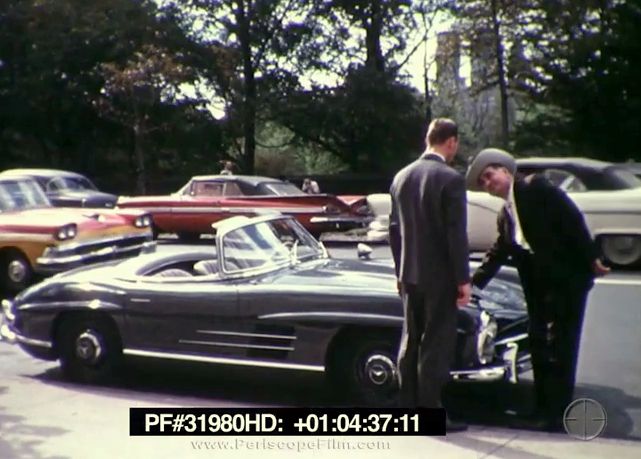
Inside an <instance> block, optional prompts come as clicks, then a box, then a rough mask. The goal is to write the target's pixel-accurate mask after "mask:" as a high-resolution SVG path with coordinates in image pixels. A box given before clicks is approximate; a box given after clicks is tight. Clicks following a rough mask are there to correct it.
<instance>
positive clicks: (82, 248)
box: [35, 233, 156, 275]
mask: <svg viewBox="0 0 641 459" xmlns="http://www.w3.org/2000/svg"><path fill="white" fill-rule="evenodd" d="M135 237H136V238H138V239H140V236H139V235H136V236H135ZM128 238H133V237H132V236H123V237H119V238H113V239H103V240H100V241H91V242H89V243H87V244H86V245H83V244H78V243H76V244H73V245H68V246H59V247H50V248H49V249H47V250H46V251H45V253H44V254H43V255H42V256H41V257H38V259H37V260H36V266H35V271H36V272H38V273H40V274H45V275H46V274H55V273H58V272H61V271H66V270H68V269H71V268H75V267H78V266H82V265H86V264H89V263H95V262H99V261H106V260H113V259H117V258H124V257H127V256H131V255H136V254H138V253H148V252H153V251H155V250H156V242H155V241H152V240H151V239H152V236H151V233H149V235H147V236H146V240H145V241H144V242H138V243H135V244H132V245H119V244H122V242H123V240H125V241H126V240H127V239H128ZM79 252H80V253H79Z"/></svg>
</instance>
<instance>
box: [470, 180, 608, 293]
mask: <svg viewBox="0 0 641 459" xmlns="http://www.w3.org/2000/svg"><path fill="white" fill-rule="evenodd" d="M514 200H515V202H516V209H517V212H518V217H519V221H520V223H521V229H522V231H523V236H524V237H525V239H526V240H527V242H528V244H529V245H530V247H531V253H530V252H526V251H524V250H523V249H521V248H520V246H518V245H516V244H515V243H514V226H513V222H512V219H511V218H510V217H509V215H508V213H507V210H506V208H505V207H503V209H502V210H501V212H500V213H499V216H498V219H497V224H498V230H499V236H498V239H497V240H496V242H495V244H494V245H493V247H492V248H491V249H490V250H489V251H488V252H487V254H486V255H485V258H484V260H483V263H482V264H481V266H480V267H479V268H478V269H477V270H476V272H475V273H474V276H473V278H472V283H473V284H474V285H476V286H478V287H480V288H484V287H485V285H487V283H488V282H489V281H490V279H491V278H492V277H493V276H494V275H495V274H496V272H497V271H498V269H499V268H500V267H501V265H502V264H503V263H505V261H506V260H507V259H508V257H512V259H513V260H514V262H515V264H516V266H517V268H518V270H519V274H520V277H521V283H522V284H523V288H524V290H526V295H528V290H530V291H531V290H532V288H538V287H539V286H540V285H537V284H538V283H539V282H542V283H545V284H546V285H548V286H557V287H559V288H563V287H564V286H570V285H572V286H574V285H576V286H582V285H586V284H588V285H589V284H591V282H592V281H593V279H594V274H593V271H592V263H593V261H594V260H595V259H596V258H597V257H598V251H597V249H596V246H595V244H594V241H593V240H592V237H591V236H590V232H589V230H588V228H587V226H586V224H585V220H584V219H583V214H582V213H581V211H579V209H578V208H577V207H576V205H575V204H574V202H573V201H572V200H571V199H570V198H569V197H568V196H567V195H566V194H565V193H564V192H563V191H562V190H560V189H559V188H557V187H555V186H553V185H552V184H550V183H549V182H548V181H547V180H546V179H544V178H543V177H539V176H531V177H528V178H527V179H525V180H516V181H515V182H514Z"/></svg>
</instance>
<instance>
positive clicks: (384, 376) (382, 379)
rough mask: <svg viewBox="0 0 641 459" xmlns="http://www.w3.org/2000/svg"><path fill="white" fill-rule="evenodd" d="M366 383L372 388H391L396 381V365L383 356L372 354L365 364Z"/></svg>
mask: <svg viewBox="0 0 641 459" xmlns="http://www.w3.org/2000/svg"><path fill="white" fill-rule="evenodd" d="M365 376H366V377H367V382H368V383H370V384H372V385H374V386H379V387H381V386H391V385H392V384H394V382H395V381H396V365H394V362H393V361H392V359H390V358H389V357H388V356H386V355H384V354H374V355H371V356H369V357H368V359H367V360H366V362H365Z"/></svg>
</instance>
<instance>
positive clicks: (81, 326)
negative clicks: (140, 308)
mask: <svg viewBox="0 0 641 459" xmlns="http://www.w3.org/2000/svg"><path fill="white" fill-rule="evenodd" d="M57 345H58V347H59V351H60V364H61V367H62V371H63V373H64V374H65V376H66V377H67V378H68V379H70V380H72V381H76V382H80V383H94V382H98V381H104V380H107V379H109V378H111V377H112V376H113V375H114V372H115V370H116V368H117V367H118V365H119V363H120V361H121V358H122V345H121V343H120V337H119V335H118V332H117V330H116V327H115V325H113V323H112V322H111V321H110V320H108V319H106V318H101V317H91V316H72V317H70V318H66V319H64V321H63V322H62V324H61V326H60V328H59V330H58V333H57Z"/></svg>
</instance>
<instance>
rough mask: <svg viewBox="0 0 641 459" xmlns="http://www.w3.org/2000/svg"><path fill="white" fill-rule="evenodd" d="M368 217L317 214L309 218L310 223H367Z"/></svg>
mask: <svg viewBox="0 0 641 459" xmlns="http://www.w3.org/2000/svg"><path fill="white" fill-rule="evenodd" d="M369 220H371V218H370V219H368V217H360V216H359V217H352V216H343V215H337V216H335V217H334V216H330V215H328V216H322V217H320V216H318V217H312V218H310V220H309V222H310V223H361V224H362V223H368V222H369Z"/></svg>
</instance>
